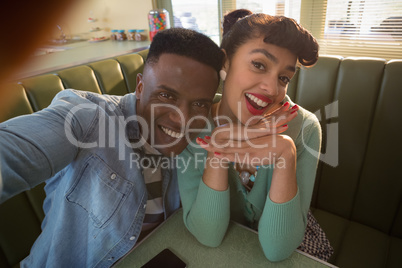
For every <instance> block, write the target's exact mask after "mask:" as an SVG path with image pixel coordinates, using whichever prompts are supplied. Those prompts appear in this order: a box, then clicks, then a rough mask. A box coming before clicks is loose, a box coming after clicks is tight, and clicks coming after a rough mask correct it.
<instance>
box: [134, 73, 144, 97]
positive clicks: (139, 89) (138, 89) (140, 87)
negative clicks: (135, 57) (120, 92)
mask: <svg viewBox="0 0 402 268" xmlns="http://www.w3.org/2000/svg"><path fill="white" fill-rule="evenodd" d="M136 80H137V86H136V87H135V92H136V93H135V95H136V97H137V99H138V100H139V99H140V98H141V94H142V90H143V89H144V83H143V82H142V74H141V73H138V74H137V78H136Z"/></svg>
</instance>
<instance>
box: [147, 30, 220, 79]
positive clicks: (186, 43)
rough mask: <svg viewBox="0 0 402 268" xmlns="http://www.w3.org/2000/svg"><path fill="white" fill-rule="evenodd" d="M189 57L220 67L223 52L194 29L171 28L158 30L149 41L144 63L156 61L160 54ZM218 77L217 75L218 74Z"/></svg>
mask: <svg viewBox="0 0 402 268" xmlns="http://www.w3.org/2000/svg"><path fill="white" fill-rule="evenodd" d="M165 53H167V54H176V55H180V56H185V57H189V58H191V59H194V60H196V61H198V62H201V63H204V64H206V65H208V66H211V67H212V68H214V69H215V70H216V71H217V72H218V73H219V70H220V69H221V68H222V64H223V57H224V54H223V52H222V50H221V49H220V48H219V46H218V45H217V44H215V42H214V41H212V40H211V39H210V38H209V37H208V36H206V35H204V34H202V33H199V32H196V31H194V30H189V29H184V28H171V29H166V30H163V31H160V32H158V33H157V34H156V35H155V36H154V38H153V40H152V43H151V46H150V48H149V52H148V56H147V59H146V61H145V63H146V65H152V64H155V63H157V62H158V60H159V57H160V56H161V55H162V54H165ZM218 77H219V76H218Z"/></svg>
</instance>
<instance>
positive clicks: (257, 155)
mask: <svg viewBox="0 0 402 268" xmlns="http://www.w3.org/2000/svg"><path fill="white" fill-rule="evenodd" d="M289 108H290V107H289V103H288V102H286V103H285V104H284V105H283V106H282V107H280V108H278V109H277V110H275V111H274V112H272V113H270V114H268V115H264V116H263V117H262V118H261V119H260V120H259V121H258V122H257V123H256V124H254V125H252V126H247V125H239V124H226V125H223V126H220V127H217V128H215V129H214V131H213V132H212V135H211V137H209V136H206V137H204V139H202V138H197V143H198V144H199V145H200V146H201V147H203V148H204V149H205V150H207V151H208V152H209V155H211V154H215V156H216V157H219V158H220V159H222V160H225V159H226V160H227V161H230V162H236V163H245V164H251V165H252V166H256V165H270V164H274V163H275V160H276V159H278V158H279V157H280V156H281V155H282V153H283V151H284V150H285V149H286V148H287V147H288V146H294V144H293V141H292V140H291V139H290V138H289V137H287V136H283V135H277V134H279V133H282V132H284V131H285V130H286V129H287V128H288V126H287V125H286V123H288V122H290V121H291V120H292V119H294V118H295V117H296V116H297V110H298V106H297V105H295V106H293V107H292V108H290V109H289Z"/></svg>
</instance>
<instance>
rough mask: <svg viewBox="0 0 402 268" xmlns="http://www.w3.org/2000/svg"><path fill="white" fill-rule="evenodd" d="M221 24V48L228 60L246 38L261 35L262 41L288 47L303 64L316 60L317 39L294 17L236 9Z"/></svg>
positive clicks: (307, 64)
mask: <svg viewBox="0 0 402 268" xmlns="http://www.w3.org/2000/svg"><path fill="white" fill-rule="evenodd" d="M222 26H223V39H222V44H221V48H223V49H225V51H226V55H227V57H228V58H229V59H231V58H232V57H233V55H234V54H235V52H236V50H237V49H238V48H239V47H240V46H241V45H243V44H244V43H246V42H247V41H248V40H250V39H253V38H258V37H263V39H264V42H265V43H268V44H272V45H276V46H279V47H283V48H286V49H289V50H290V51H291V52H292V53H294V54H295V55H296V56H297V59H298V61H299V62H300V64H302V65H303V66H312V65H314V64H315V63H316V62H317V60H318V48H319V46H318V43H317V41H316V39H315V38H314V37H313V36H312V35H311V34H310V32H309V31H307V30H306V29H305V28H303V27H302V26H301V25H299V24H298V23H297V22H296V21H295V20H294V19H291V18H288V17H284V16H270V15H266V14H263V13H256V14H253V13H252V12H251V11H250V10H247V9H237V10H234V11H232V12H230V13H228V14H226V15H225V16H224V19H223V24H222Z"/></svg>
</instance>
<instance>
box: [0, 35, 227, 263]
mask: <svg viewBox="0 0 402 268" xmlns="http://www.w3.org/2000/svg"><path fill="white" fill-rule="evenodd" d="M222 59H223V56H222V52H221V51H220V49H219V48H218V46H217V45H216V44H215V43H213V42H212V41H211V40H210V39H209V38H208V37H206V36H204V35H202V34H200V33H196V32H194V31H191V30H186V29H178V28H177V29H170V30H165V31H163V32H160V33H159V34H158V35H156V36H155V38H154V40H153V42H152V44H151V47H150V50H149V54H148V57H147V60H146V62H145V67H144V73H143V75H139V76H138V77H137V82H138V83H137V90H136V93H135V94H127V95H125V96H123V97H120V96H107V95H98V94H94V93H90V92H83V91H75V90H64V91H62V92H60V93H59V94H58V95H57V96H56V97H55V99H54V100H53V101H52V103H51V105H50V106H49V107H48V108H46V109H44V110H42V111H40V112H37V113H35V114H33V115H26V116H21V117H17V118H14V119H12V120H9V121H6V122H4V123H2V124H0V169H1V172H0V175H1V177H2V183H3V190H2V192H1V196H0V201H1V202H2V201H4V200H6V199H8V198H10V197H11V196H13V195H15V194H17V193H19V192H21V191H24V190H27V189H29V188H32V187H34V186H35V185H37V184H39V183H41V182H43V181H46V186H45V191H46V199H45V201H44V205H43V208H44V211H45V214H46V217H45V219H44V221H43V223H42V234H41V235H40V236H39V238H38V239H37V241H36V242H35V244H34V246H33V247H32V249H31V253H30V255H29V256H28V257H27V258H26V259H24V261H23V262H22V263H21V265H22V267H109V266H111V265H112V264H113V263H115V262H116V261H117V260H118V259H120V258H121V257H122V256H124V255H125V254H126V253H127V252H128V251H129V250H130V249H131V248H132V247H133V246H134V244H135V243H136V242H137V240H138V237H139V235H140V234H141V230H142V229H144V230H148V229H149V228H153V227H155V225H156V224H158V223H159V222H160V221H161V220H164V219H166V217H168V216H169V215H170V214H171V213H172V212H173V211H174V210H176V209H177V208H178V207H179V205H180V200H179V194H178V189H177V178H176V170H175V167H174V159H172V158H171V157H169V156H172V155H177V154H179V153H180V152H181V151H182V150H183V149H184V148H185V147H186V146H187V144H188V142H187V141H188V140H190V139H192V138H194V137H195V135H196V133H195V132H191V130H192V129H202V128H203V127H204V126H205V121H204V120H202V119H201V117H206V116H207V115H208V113H209V108H210V106H211V105H212V99H213V97H214V94H215V91H216V89H217V87H218V81H219V79H218V72H219V70H220V68H221V64H222ZM190 133H191V135H190ZM160 153H162V156H161V155H160ZM147 154H151V155H150V156H148V155H147ZM161 157H165V159H170V160H169V161H159V160H158V158H159V159H160V158H161ZM143 160H146V161H143ZM149 163H152V164H153V165H149ZM161 163H168V165H162V164H161ZM148 193H149V194H148ZM147 204H150V205H148V207H150V209H148V208H147ZM143 227H144V228H143Z"/></svg>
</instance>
